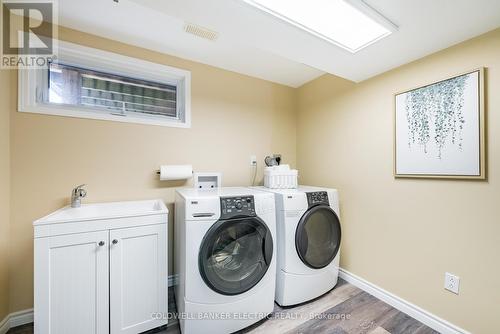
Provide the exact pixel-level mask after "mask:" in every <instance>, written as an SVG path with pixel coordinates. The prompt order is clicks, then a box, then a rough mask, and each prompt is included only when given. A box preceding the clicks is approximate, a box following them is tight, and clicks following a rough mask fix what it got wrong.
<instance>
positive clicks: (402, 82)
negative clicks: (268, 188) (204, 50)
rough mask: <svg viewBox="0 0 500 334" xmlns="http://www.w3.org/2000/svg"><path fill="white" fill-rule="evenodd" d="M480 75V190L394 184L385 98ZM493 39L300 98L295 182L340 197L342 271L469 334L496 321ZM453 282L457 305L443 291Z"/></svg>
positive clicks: (498, 223) (312, 87)
mask: <svg viewBox="0 0 500 334" xmlns="http://www.w3.org/2000/svg"><path fill="white" fill-rule="evenodd" d="M480 66H485V67H487V76H486V77H487V84H486V87H487V93H488V94H487V102H486V105H487V109H488V115H487V116H488V120H487V123H488V131H487V136H488V144H489V146H488V149H487V154H488V166H487V167H489V169H488V176H489V177H488V181H486V182H481V181H479V182H478V181H450V180H415V179H414V180H411V179H398V180H395V179H394V177H393V175H392V166H393V149H392V148H393V113H394V109H393V108H394V106H393V94H394V93H396V92H399V91H403V90H405V89H408V88H413V87H416V86H419V85H422V84H426V83H430V82H433V81H435V80H436V79H442V78H446V77H448V76H451V75H454V74H458V73H462V72H464V71H467V70H471V69H475V68H478V67H480ZM499 92H500V30H496V31H493V32H491V33H488V34H486V35H484V36H481V37H479V38H475V39H473V40H470V41H467V42H465V43H463V44H460V45H457V46H455V47H452V48H450V49H447V50H445V51H443V52H440V53H437V54H435V55H432V56H429V57H426V58H424V59H421V60H419V61H417V62H414V63H412V64H409V65H406V66H403V67H401V68H398V69H396V70H393V71H390V72H388V73H385V74H383V75H380V76H378V77H376V78H373V79H370V80H368V81H365V82H363V83H360V84H353V83H351V82H347V81H345V80H342V79H339V78H336V77H333V76H330V75H325V76H323V77H321V78H319V79H316V80H315V81H313V82H310V83H308V84H306V85H305V86H303V87H301V88H300V89H299V94H298V95H299V115H298V122H297V124H298V132H297V134H298V137H297V143H298V145H297V156H298V158H297V159H298V167H299V170H300V173H301V182H302V183H308V184H313V185H323V186H331V187H337V188H338V189H339V191H340V196H341V197H340V199H341V215H342V227H343V242H342V247H343V248H342V256H341V266H342V267H343V268H345V269H347V270H349V271H351V272H353V273H354V274H357V275H359V276H361V277H363V278H365V279H366V280H368V281H370V282H372V283H374V284H376V285H379V286H380V287H382V288H384V289H386V290H388V291H390V292H392V293H394V294H396V295H397V296H400V297H402V298H404V299H406V300H408V301H410V302H412V303H414V304H416V305H418V306H420V307H422V308H424V309H426V310H429V311H431V312H433V313H435V314H436V315H438V316H440V317H442V318H444V319H446V320H448V321H450V322H452V323H454V324H457V325H459V326H461V327H463V328H465V329H467V330H469V331H471V332H473V333H498V328H499V325H498V316H499V315H500V289H499V288H498V277H500V266H499V263H500V262H499V259H498V254H500V215H499V213H498V212H499V211H498V206H499V203H500V202H499V201H500V169H499V168H498V166H500V138H499V134H500V113H499V110H500V94H499ZM446 271H448V272H451V273H454V274H457V275H458V276H460V278H461V285H460V295H458V296H457V295H454V294H452V293H449V292H446V291H445V290H444V289H443V284H444V273H445V272H446Z"/></svg>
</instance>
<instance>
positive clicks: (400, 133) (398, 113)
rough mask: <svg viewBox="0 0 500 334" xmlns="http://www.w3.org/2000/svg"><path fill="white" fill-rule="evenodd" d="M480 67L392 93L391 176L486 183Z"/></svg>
mask: <svg viewBox="0 0 500 334" xmlns="http://www.w3.org/2000/svg"><path fill="white" fill-rule="evenodd" d="M485 122H486V110H485V68H484V67H481V68H477V69H474V70H472V71H467V72H464V73H461V74H458V75H455V76H452V77H447V78H445V79H441V80H438V81H434V82H432V83H430V84H427V85H423V86H419V87H416V88H413V89H409V90H405V91H403V92H400V93H396V94H394V157H393V160H394V168H393V175H394V177H395V178H430V179H471V180H484V179H486V138H485Z"/></svg>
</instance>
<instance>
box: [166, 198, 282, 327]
mask: <svg viewBox="0 0 500 334" xmlns="http://www.w3.org/2000/svg"><path fill="white" fill-rule="evenodd" d="M174 229H175V233H174V235H175V240H174V252H175V261H174V271H175V272H176V273H177V275H178V284H177V285H176V286H175V289H174V290H175V299H176V303H177V310H178V311H179V322H180V328H181V332H182V333H183V334H196V333H232V332H235V331H238V330H240V329H243V328H245V327H248V326H250V325H252V324H254V323H255V322H258V321H260V320H262V319H263V318H265V317H266V316H267V315H268V314H270V313H271V312H272V311H273V308H274V295H275V280H276V247H275V235H276V213H275V201H274V195H273V194H271V193H265V192H261V191H257V190H252V189H249V188H220V189H213V190H198V189H179V190H177V192H176V199H175V226H174Z"/></svg>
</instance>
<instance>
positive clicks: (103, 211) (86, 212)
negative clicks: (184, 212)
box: [33, 199, 168, 225]
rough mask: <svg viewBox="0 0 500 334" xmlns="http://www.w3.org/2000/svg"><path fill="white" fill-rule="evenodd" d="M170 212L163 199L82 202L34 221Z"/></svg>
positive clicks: (81, 219)
mask: <svg viewBox="0 0 500 334" xmlns="http://www.w3.org/2000/svg"><path fill="white" fill-rule="evenodd" d="M162 213H168V209H167V207H166V206H165V204H164V203H163V201H162V200H159V199H155V200H148V201H130V202H113V203H96V204H82V206H81V207H79V208H72V207H70V206H67V207H64V208H62V209H59V210H57V211H55V212H53V213H51V214H49V215H47V216H45V217H43V218H40V219H38V220H36V221H35V222H33V225H45V224H54V223H68V222H76V221H89V220H102V219H114V218H126V217H139V216H148V215H158V214H162Z"/></svg>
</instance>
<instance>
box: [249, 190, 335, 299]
mask: <svg viewBox="0 0 500 334" xmlns="http://www.w3.org/2000/svg"><path fill="white" fill-rule="evenodd" d="M253 189H259V190H261V191H266V192H272V193H274V194H275V200H276V231H277V241H278V245H277V253H278V263H277V268H276V271H277V277H276V302H277V303H278V304H279V305H281V306H289V305H295V304H299V303H303V302H306V301H309V300H311V299H314V298H316V297H319V296H321V295H322V294H324V293H326V292H328V291H330V290H331V289H333V287H335V285H336V284H337V280H338V272H339V260H340V240H341V228H340V220H339V216H340V214H339V198H338V192H337V190H336V189H328V188H317V187H308V186H299V187H298V188H297V189H269V188H265V187H253Z"/></svg>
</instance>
